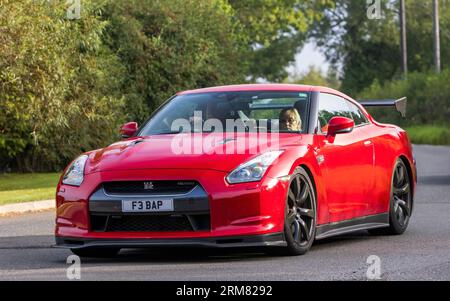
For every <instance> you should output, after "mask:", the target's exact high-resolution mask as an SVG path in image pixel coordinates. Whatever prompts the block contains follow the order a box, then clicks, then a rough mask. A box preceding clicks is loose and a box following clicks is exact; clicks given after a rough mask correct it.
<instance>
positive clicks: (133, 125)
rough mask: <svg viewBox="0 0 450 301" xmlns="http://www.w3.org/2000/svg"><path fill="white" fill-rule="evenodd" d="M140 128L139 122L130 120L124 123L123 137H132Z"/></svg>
mask: <svg viewBox="0 0 450 301" xmlns="http://www.w3.org/2000/svg"><path fill="white" fill-rule="evenodd" d="M137 130H138V124H137V122H128V123H125V124H124V125H122V127H121V128H120V135H121V136H122V138H123V139H126V138H130V137H131V136H133V135H134V134H136V132H137Z"/></svg>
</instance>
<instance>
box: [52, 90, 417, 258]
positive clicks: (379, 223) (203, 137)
mask: <svg viewBox="0 0 450 301" xmlns="http://www.w3.org/2000/svg"><path fill="white" fill-rule="evenodd" d="M364 106H395V107H396V108H397V110H399V111H400V112H401V113H402V114H404V113H405V109H406V99H400V100H366V101H359V102H357V101H355V100H353V99H352V98H350V97H348V96H347V95H344V94H343V93H340V92H338V91H336V90H333V89H329V88H324V87H314V86H300V85H284V84H259V85H237V86H225V87H215V88H206V89H200V90H192V91H185V92H181V93H178V94H176V95H175V96H173V97H172V98H170V99H169V100H168V101H166V102H165V103H164V104H163V105H161V106H160V107H159V108H158V109H157V110H156V111H155V112H154V113H153V115H152V116H151V117H150V118H149V119H148V120H147V121H146V122H145V123H144V124H143V125H142V126H141V127H140V128H138V126H137V124H136V123H134V122H131V123H127V124H125V125H124V126H123V127H122V128H121V134H122V138H123V139H122V141H120V142H117V143H114V144H112V145H110V146H108V147H106V148H103V149H99V150H94V151H90V152H88V153H85V154H83V155H81V156H80V157H78V158H77V159H75V160H74V161H73V162H72V163H71V164H70V165H69V166H68V167H67V168H66V170H65V171H64V173H63V175H62V177H61V179H60V182H59V184H58V187H57V194H56V204H57V213H56V215H57V216H56V229H55V236H56V246H58V247H63V248H69V249H71V250H72V251H73V252H74V253H75V254H77V255H80V256H112V255H115V254H117V253H118V252H119V251H120V249H121V248H147V247H155V246H205V247H244V246H264V247H266V248H265V250H267V251H269V252H275V253H279V254H287V255H299V254H304V253H305V252H307V251H308V249H309V248H310V247H311V245H312V243H313V241H314V240H318V239H323V238H326V237H330V236H334V235H339V234H343V233H348V232H351V231H357V230H363V229H367V230H370V231H371V232H382V233H387V234H401V233H403V232H404V231H405V230H406V228H407V226H408V222H409V219H410V217H411V213H412V209H413V196H414V190H415V187H416V167H415V160H414V157H413V154H412V147H411V143H410V141H409V139H408V136H407V134H406V132H405V131H404V130H402V129H401V128H399V127H397V126H395V125H389V124H381V123H378V122H377V121H375V120H374V119H373V118H372V116H371V115H370V114H369V113H368V112H367V111H366V110H365V108H364Z"/></svg>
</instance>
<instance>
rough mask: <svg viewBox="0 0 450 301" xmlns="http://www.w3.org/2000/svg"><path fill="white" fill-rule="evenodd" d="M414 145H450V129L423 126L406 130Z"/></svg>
mask: <svg viewBox="0 0 450 301" xmlns="http://www.w3.org/2000/svg"><path fill="white" fill-rule="evenodd" d="M406 131H407V132H408V136H409V138H410V139H411V141H412V143H415V144H431V145H450V128H447V127H442V126H432V125H423V126H415V127H409V128H406Z"/></svg>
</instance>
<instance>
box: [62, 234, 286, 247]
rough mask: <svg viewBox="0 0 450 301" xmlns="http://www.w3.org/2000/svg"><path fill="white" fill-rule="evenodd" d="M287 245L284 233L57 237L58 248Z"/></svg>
mask: <svg viewBox="0 0 450 301" xmlns="http://www.w3.org/2000/svg"><path fill="white" fill-rule="evenodd" d="M268 246H273V247H275V246H277V247H280V246H286V241H285V240H284V236H283V233H274V234H266V235H255V236H240V237H239V236H237V237H227V238H223V237H222V238H220V237H216V238H214V237H211V238H185V239H81V238H72V237H59V236H57V237H56V245H55V247H56V248H64V249H83V248H90V247H100V248H104V247H116V248H149V247H208V248H211V247H212V248H241V247H268Z"/></svg>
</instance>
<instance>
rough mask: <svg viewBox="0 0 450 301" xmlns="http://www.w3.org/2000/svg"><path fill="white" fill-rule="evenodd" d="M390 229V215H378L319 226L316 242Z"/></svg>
mask: <svg viewBox="0 0 450 301" xmlns="http://www.w3.org/2000/svg"><path fill="white" fill-rule="evenodd" d="M383 227H389V214H388V213H383V214H377V215H370V216H364V217H358V218H355V219H351V220H346V221H342V222H336V223H331V224H325V225H319V226H317V229H316V240H320V239H324V238H327V237H331V236H336V235H341V234H345V233H349V232H354V231H360V230H369V229H375V228H383Z"/></svg>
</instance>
